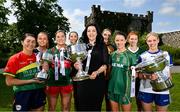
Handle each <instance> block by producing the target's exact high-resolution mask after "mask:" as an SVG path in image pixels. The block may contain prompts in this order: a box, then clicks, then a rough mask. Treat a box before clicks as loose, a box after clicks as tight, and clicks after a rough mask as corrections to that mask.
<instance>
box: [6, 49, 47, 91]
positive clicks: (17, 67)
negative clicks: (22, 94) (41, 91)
mask: <svg viewBox="0 0 180 112" xmlns="http://www.w3.org/2000/svg"><path fill="white" fill-rule="evenodd" d="M36 74H37V63H36V56H35V54H34V53H33V54H32V55H31V56H29V55H26V54H24V53H23V52H22V51H21V52H19V53H17V54H15V55H13V56H11V57H10V59H9V60H8V63H7V65H6V67H5V70H4V75H10V76H12V77H15V78H17V79H21V80H29V79H33V78H34V77H35V75H36ZM43 87H44V84H37V83H31V84H25V85H20V86H13V90H14V91H15V92H18V91H26V90H33V89H38V88H43Z"/></svg>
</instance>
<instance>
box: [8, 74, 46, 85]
mask: <svg viewBox="0 0 180 112" xmlns="http://www.w3.org/2000/svg"><path fill="white" fill-rule="evenodd" d="M42 82H43V81H39V80H35V79H30V80H20V79H16V78H14V77H12V76H9V75H6V85H7V86H15V85H17V86H18V85H25V84H30V83H42Z"/></svg>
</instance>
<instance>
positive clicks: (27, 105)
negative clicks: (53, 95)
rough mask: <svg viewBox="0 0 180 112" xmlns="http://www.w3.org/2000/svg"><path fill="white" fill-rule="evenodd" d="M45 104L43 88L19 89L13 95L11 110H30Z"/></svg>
mask: <svg viewBox="0 0 180 112" xmlns="http://www.w3.org/2000/svg"><path fill="white" fill-rule="evenodd" d="M45 104H46V94H45V91H44V89H42V88H41V89H35V90H28V91H20V92H17V93H15V95H14V103H13V111H30V110H31V109H37V108H39V107H41V106H43V105H45Z"/></svg>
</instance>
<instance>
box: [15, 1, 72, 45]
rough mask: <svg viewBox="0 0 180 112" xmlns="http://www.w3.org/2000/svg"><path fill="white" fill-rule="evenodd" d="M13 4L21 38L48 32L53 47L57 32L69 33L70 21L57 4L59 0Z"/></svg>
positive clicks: (17, 2)
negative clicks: (28, 34)
mask: <svg viewBox="0 0 180 112" xmlns="http://www.w3.org/2000/svg"><path fill="white" fill-rule="evenodd" d="M12 3H13V4H12V8H13V9H16V10H14V11H15V13H14V15H15V16H16V17H17V29H18V32H19V34H21V35H20V37H22V35H23V34H24V33H27V32H29V33H33V34H35V35H37V34H38V33H39V32H41V31H46V32H47V33H48V34H49V37H50V40H49V42H50V47H52V46H53V43H54V42H53V38H54V36H55V35H54V34H55V32H56V31H57V30H59V29H61V30H64V31H65V32H67V31H69V23H68V19H67V18H66V17H64V16H63V14H62V12H63V9H62V8H61V7H60V6H59V5H58V4H57V0H41V1H37V0H29V1H28V0H12Z"/></svg>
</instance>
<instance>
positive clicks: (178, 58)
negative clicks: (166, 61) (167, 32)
mask: <svg viewBox="0 0 180 112" xmlns="http://www.w3.org/2000/svg"><path fill="white" fill-rule="evenodd" d="M160 49H162V50H165V51H168V52H169V54H170V55H171V56H172V59H173V64H174V65H180V48H174V47H171V46H167V45H162V46H160Z"/></svg>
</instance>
